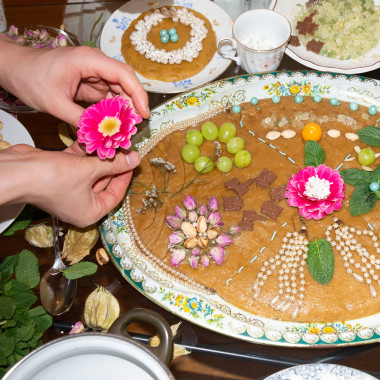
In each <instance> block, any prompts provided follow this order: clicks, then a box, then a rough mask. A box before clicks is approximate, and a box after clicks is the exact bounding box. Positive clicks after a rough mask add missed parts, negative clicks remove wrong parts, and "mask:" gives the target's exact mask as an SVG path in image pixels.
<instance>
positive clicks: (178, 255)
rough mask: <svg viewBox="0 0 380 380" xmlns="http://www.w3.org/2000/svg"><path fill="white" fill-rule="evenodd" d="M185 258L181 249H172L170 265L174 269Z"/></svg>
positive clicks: (184, 253)
mask: <svg viewBox="0 0 380 380" xmlns="http://www.w3.org/2000/svg"><path fill="white" fill-rule="evenodd" d="M185 257H186V252H185V251H184V250H183V249H173V251H172V256H171V260H170V261H171V264H172V265H173V266H175V267H177V266H178V264H179V263H180V262H181V261H182V260H183V259H184V258H185Z"/></svg>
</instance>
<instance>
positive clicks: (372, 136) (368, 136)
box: [358, 126, 380, 147]
mask: <svg viewBox="0 0 380 380" xmlns="http://www.w3.org/2000/svg"><path fill="white" fill-rule="evenodd" d="M358 135H359V138H360V140H362V141H363V142H365V143H366V144H368V145H372V146H376V147H380V129H379V128H376V127H373V126H372V127H364V128H362V129H361V130H360V131H358Z"/></svg>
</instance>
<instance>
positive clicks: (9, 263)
mask: <svg viewBox="0 0 380 380" xmlns="http://www.w3.org/2000/svg"><path fill="white" fill-rule="evenodd" d="M18 259H19V256H18V255H12V256H7V257H6V258H5V259H4V261H3V262H2V263H1V265H0V273H2V274H3V275H4V277H5V278H8V277H11V276H12V275H13V273H14V271H15V268H16V266H17V263H18Z"/></svg>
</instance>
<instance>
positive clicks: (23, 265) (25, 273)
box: [16, 249, 40, 288]
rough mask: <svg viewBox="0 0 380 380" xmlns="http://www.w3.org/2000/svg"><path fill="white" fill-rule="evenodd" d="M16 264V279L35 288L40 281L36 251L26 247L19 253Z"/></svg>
mask: <svg viewBox="0 0 380 380" xmlns="http://www.w3.org/2000/svg"><path fill="white" fill-rule="evenodd" d="M19 255H20V258H19V262H18V264H17V266H16V280H17V281H20V282H23V283H24V284H26V285H28V287H29V288H34V287H35V286H36V285H37V284H38V283H39V282H40V273H39V263H38V259H37V257H36V256H35V255H34V253H32V252H30V251H28V250H26V249H24V250H23V251H21V252H20V253H19Z"/></svg>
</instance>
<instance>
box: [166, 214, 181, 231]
mask: <svg viewBox="0 0 380 380" xmlns="http://www.w3.org/2000/svg"><path fill="white" fill-rule="evenodd" d="M165 222H166V224H167V225H168V226H169V228H171V229H172V230H178V229H179V228H180V227H181V224H182V221H181V220H180V219H179V218H177V217H176V216H174V215H168V216H167V217H166V218H165Z"/></svg>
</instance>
